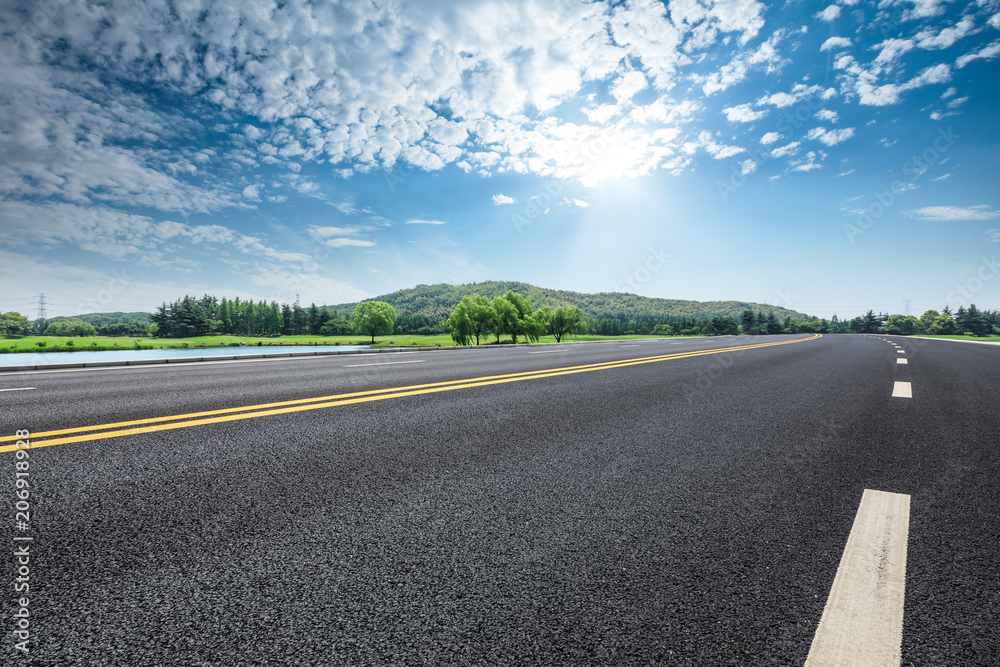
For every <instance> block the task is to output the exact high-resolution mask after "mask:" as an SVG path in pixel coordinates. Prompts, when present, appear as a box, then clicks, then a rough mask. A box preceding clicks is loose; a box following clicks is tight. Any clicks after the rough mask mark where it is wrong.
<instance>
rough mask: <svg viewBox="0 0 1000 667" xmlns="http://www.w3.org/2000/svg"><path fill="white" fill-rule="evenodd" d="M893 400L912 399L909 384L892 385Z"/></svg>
mask: <svg viewBox="0 0 1000 667" xmlns="http://www.w3.org/2000/svg"><path fill="white" fill-rule="evenodd" d="M892 397H893V398H913V389H912V388H911V386H910V383H909V382H896V383H895V384H893V385H892Z"/></svg>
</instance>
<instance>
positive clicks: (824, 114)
mask: <svg viewBox="0 0 1000 667" xmlns="http://www.w3.org/2000/svg"><path fill="white" fill-rule="evenodd" d="M813 116H814V117H815V118H817V119H819V120H825V121H828V122H830V123H836V122H837V119H838V118H839V116H838V115H837V112H836V111H830V110H829V109H820V110H819V111H817V112H816V113H815V114H813Z"/></svg>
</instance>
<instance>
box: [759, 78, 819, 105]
mask: <svg viewBox="0 0 1000 667" xmlns="http://www.w3.org/2000/svg"><path fill="white" fill-rule="evenodd" d="M825 93H826V89H825V88H823V86H815V85H813V86H810V85H807V84H804V83H797V84H795V85H794V86H793V87H792V89H791V90H790V91H789V92H787V93H774V94H772V95H765V96H763V97H761V98H760V99H758V100H757V105H758V106H764V105H765V104H767V105H771V106H775V107H778V108H779V109H780V108H784V107H790V106H792V105H793V104H795V103H796V102H798V101H799V100H803V99H806V98H808V97H813V96H816V95H821V96H822V95H824V94H825ZM827 97H828V96H827Z"/></svg>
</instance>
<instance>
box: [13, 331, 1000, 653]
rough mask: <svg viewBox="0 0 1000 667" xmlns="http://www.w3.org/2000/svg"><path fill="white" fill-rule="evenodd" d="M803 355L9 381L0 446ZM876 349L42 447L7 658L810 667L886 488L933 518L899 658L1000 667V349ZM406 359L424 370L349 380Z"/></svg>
mask: <svg viewBox="0 0 1000 667" xmlns="http://www.w3.org/2000/svg"><path fill="white" fill-rule="evenodd" d="M789 338H794V337H788V336H785V337H781V336H777V337H760V338H753V337H734V338H714V339H688V340H674V341H668V340H662V341H648V342H622V343H599V344H580V345H571V346H564V347H558V348H557V347H530V348H508V349H496V350H468V351H435V352H422V353H408V354H404V355H378V357H377V358H359V357H358V356H356V355H351V356H349V357H345V358H333V357H327V358H314V359H304V360H280V361H258V362H234V363H216V364H196V365H190V366H187V365H186V366H183V367H156V368H143V367H138V368H128V369H109V370H94V371H82V372H61V373H33V374H24V375H6V374H5V375H0V389H4V388H15V387H36V389H35V390H31V391H16V392H0V406H2V408H3V410H2V414H3V418H2V428H3V431H4V433H5V434H7V433H9V434H13V432H14V431H15V430H16V429H23V428H27V429H30V430H31V431H33V432H39V431H44V430H51V429H59V428H71V427H78V426H84V425H89V424H100V423H106V422H114V421H122V420H128V419H140V418H146V417H155V416H166V415H176V414H181V413H186V412H194V411H200V410H211V409H219V408H227V407H238V406H245V405H252V404H258V403H265V402H270V401H281V400H292V399H297V398H309V397H315V396H324V395H330V394H337V393H343V392H348V391H362V390H368V389H377V388H388V387H399V386H406V385H414V384H421V383H426V382H440V381H446V380H458V379H464V378H470V377H478V376H486V375H495V374H501V373H513V372H520V371H527V370H536V369H542V368H554V367H562V366H571V365H578V364H587V363H596V362H600V361H607V360H612V359H625V358H637V357H645V356H651V355H655V354H664V353H674V352H681V351H687V350H696V349H710V348H718V347H724V346H732V345H742V344H748V343H754V342H773V341H776V340H782V339H789ZM880 338H881V339H888V338H892V337H885V336H883V337H868V336H846V335H840V336H837V335H828V336H824V337H823V338H821V339H818V340H815V341H810V342H803V343H798V344H795V345H784V346H777V347H769V348H762V349H755V350H747V351H741V352H731V353H725V354H718V355H711V356H701V357H693V358H688V359H680V360H673V361H666V362H659V363H652V364H644V365H634V366H627V367H622V368H616V369H610V370H600V371H595V372H590V373H583V374H576V375H563V376H557V377H551V378H542V379H533V380H528V381H523V382H514V383H509V384H500V385H491V386H484V387H476V388H466V389H460V390H456V391H449V392H443V393H437V394H428V395H420V396H411V397H404V398H393V399H389V400H385V401H378V402H373V403H363V404H357V405H347V406H341V407H334V408H327V409H320V410H312V411H307V412H300V413H292V414H282V415H275V416H269V417H261V418H256V419H247V420H241V421H235V422H229V423H219V424H210V425H205V426H198V427H192V428H184V429H178V430H169V431H162V432H158V433H150V434H141V435H131V436H125V437H121V438H115V439H108V440H97V441H93V442H82V443H72V444H66V445H60V446H54V447H48V448H41V449H37V450H33V451H31V452H30V456H31V459H30V460H31V484H32V487H31V492H32V495H31V501H32V515H31V519H32V521H31V535H32V536H33V537H34V542H33V543H32V545H31V552H32V562H31V595H30V598H31V614H32V616H31V622H32V625H31V627H32V631H33V634H32V644H31V648H32V651H31V653H30V660H25V658H24V656H23V655H22V654H21V653H20V652H18V651H15V650H14V648H13V644H14V641H15V640H14V639H13V635H12V634H11V629H12V628H13V626H14V623H13V621H12V620H11V616H12V614H13V613H14V610H15V604H14V603H15V599H16V597H17V595H15V593H14V592H13V588H12V583H4V584H3V590H5V591H6V593H4V594H3V595H0V612H2V613H3V618H4V621H3V623H4V625H5V626H6V627H3V628H2V630H3V632H2V636H3V637H4V638H5V639H4V643H3V646H0V662H2V663H3V664H12V665H13V664H32V665H649V664H662V665H793V664H799V665H801V664H802V663H803V662H804V661H805V658H806V655H807V654H808V651H809V646H810V643H811V641H812V637H813V635H814V633H815V631H816V627H817V625H818V623H819V619H820V616H821V615H822V612H823V606H824V604H825V602H826V597H827V595H828V593H829V591H830V586H831V584H832V582H833V578H834V576H835V574H836V570H837V565H838V563H839V561H840V557H841V554H842V553H843V550H844V546H845V543H846V540H847V536H848V534H849V532H850V529H851V525H852V522H853V520H854V515H855V513H856V512H857V507H858V503H859V502H860V500H861V494H862V492H863V490H864V489H866V488H870V489H878V490H883V491H892V492H898V493H907V494H910V495H911V496H912V500H911V520H910V538H909V553H908V561H907V582H906V586H907V588H906V607H905V616H904V628H903V664H904V665H997V664H1000V619H998V610H1000V583H998V580H1000V577H998V574H1000V546H998V545H1000V481H998V480H1000V463H998V458H1000V457H998V454H997V445H998V442H1000V437H998V436H1000V400H998V391H997V389H998V382H1000V349H994V348H991V347H988V346H973V345H961V344H956V343H949V342H947V341H931V340H919V341H918V340H916V339H905V338H892V339H893V340H895V341H896V342H897V343H898V344H900V345H902V347H903V348H904V349H905V350H906V351H907V354H906V355H905V356H906V357H907V358H908V360H909V364H908V365H906V366H902V365H898V364H897V363H896V358H897V356H902V355H897V353H896V352H895V349H894V348H893V347H892V346H891V345H890V344H889V343H888V342H886V341H885V340H880ZM386 361H413V362H416V363H406V364H392V365H377V366H375V365H373V366H361V367H353V368H352V367H348V365H351V364H359V363H375V362H380V363H384V362H386ZM896 380H905V381H910V382H912V386H913V398H912V399H899V398H892V397H891V396H890V394H891V392H892V385H893V382H894V381H896ZM0 459H2V461H3V463H0V469H3V470H6V472H4V473H0V494H2V497H3V507H4V508H5V509H6V511H7V514H8V516H9V517H10V518H9V521H10V522H11V523H13V518H14V506H13V505H14V495H13V494H14V490H13V479H14V467H13V462H14V458H13V454H10V453H7V454H0ZM9 534H11V535H13V534H14V531H10V533H9ZM13 544H14V543H13V542H11V541H10V540H9V538H8V542H7V545H4V548H3V552H4V554H5V555H4V560H3V565H4V569H3V571H4V572H6V573H8V574H7V578H8V580H9V581H10V582H12V581H13V573H14V572H15V569H16V564H15V561H14V558H13V556H12V555H11V552H12V549H13ZM7 546H10V547H11V548H6V547H7Z"/></svg>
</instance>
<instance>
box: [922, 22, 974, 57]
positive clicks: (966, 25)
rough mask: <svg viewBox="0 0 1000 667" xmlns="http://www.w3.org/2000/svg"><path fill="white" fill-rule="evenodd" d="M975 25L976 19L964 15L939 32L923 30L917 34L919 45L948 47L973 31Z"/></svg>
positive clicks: (923, 47) (929, 47) (935, 47)
mask: <svg viewBox="0 0 1000 667" xmlns="http://www.w3.org/2000/svg"><path fill="white" fill-rule="evenodd" d="M975 25H976V21H975V19H973V18H972V17H971V16H964V17H962V20H961V21H959V22H958V23H957V24H955V25H954V26H952V27H950V28H943V29H942V30H941V31H940V32H937V33H935V32H934V31H933V30H922V31H920V32H918V33H917V34H916V40H917V46H919V47H920V48H922V49H947V48H948V47H949V46H951V45H952V44H954V43H955V42H957V41H958V40H960V39H962V38H963V37H965V36H966V35H968V34H969V33H970V32H972V29H973V28H974V27H975Z"/></svg>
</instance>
